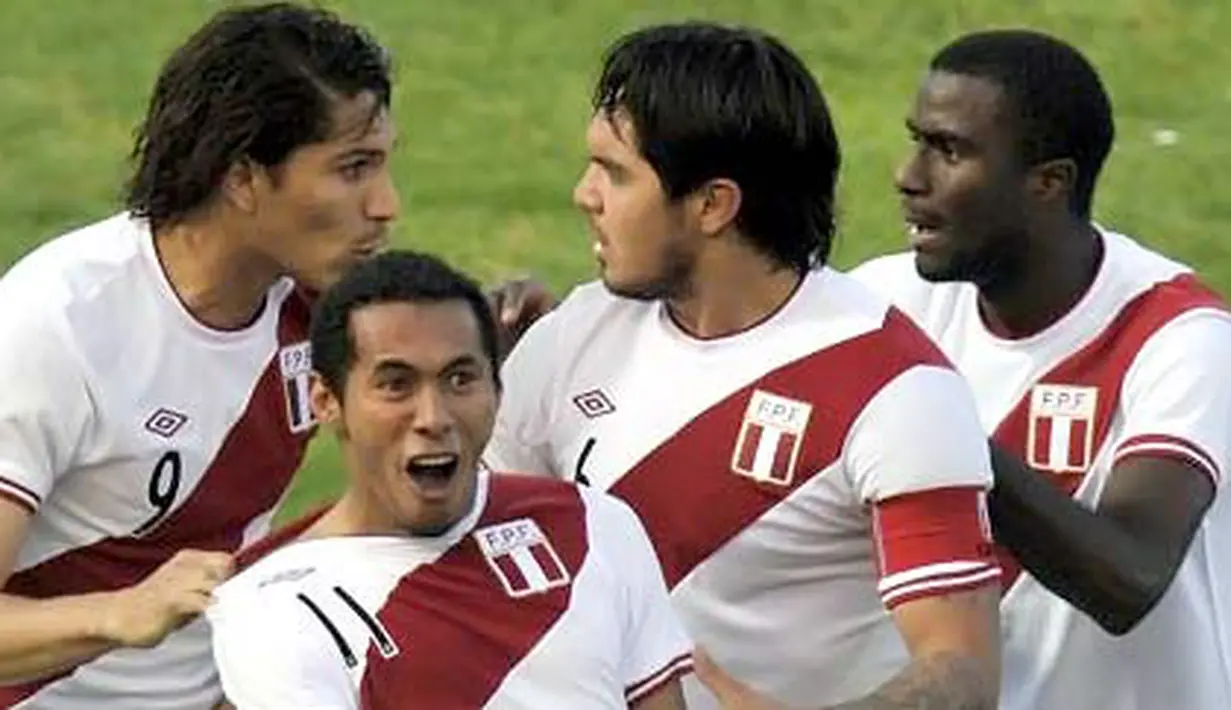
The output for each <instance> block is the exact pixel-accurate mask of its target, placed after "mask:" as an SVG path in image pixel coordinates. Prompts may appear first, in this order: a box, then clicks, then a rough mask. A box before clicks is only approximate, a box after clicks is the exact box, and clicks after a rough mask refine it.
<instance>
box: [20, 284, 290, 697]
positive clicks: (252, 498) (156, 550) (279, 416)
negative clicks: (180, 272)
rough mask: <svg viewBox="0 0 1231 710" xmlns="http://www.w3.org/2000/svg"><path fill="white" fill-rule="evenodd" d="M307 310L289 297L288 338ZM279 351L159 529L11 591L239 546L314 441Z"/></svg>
mask: <svg viewBox="0 0 1231 710" xmlns="http://www.w3.org/2000/svg"><path fill="white" fill-rule="evenodd" d="M307 315H308V313H307V308H306V304H304V303H303V302H302V301H300V300H299V299H297V298H294V297H292V298H288V299H287V301H286V302H285V304H284V305H283V312H282V316H281V318H280V324H279V341H280V342H281V343H282V344H287V343H291V342H297V341H301V340H303V339H304V338H305V337H306V336H307V321H306V320H305V319H306V318H307ZM273 355H274V354H273V353H271V361H270V363H269V364H268V365H267V366H266V368H265V371H264V372H263V373H262V375H261V378H260V380H259V382H258V383H257V385H256V387H255V389H254V390H253V394H252V396H251V398H250V399H249V401H248V406H247V408H246V409H245V410H244V412H243V414H242V415H240V418H239V419H238V420H237V421H236V422H235V426H234V427H232V429H231V431H230V432H229V433H228V434H227V437H226V440H225V441H224V442H223V444H222V446H221V447H220V448H219V450H218V454H217V455H216V456H215V457H214V460H213V461H212V462H211V463H210V466H209V469H208V470H207V471H206V473H205V475H204V476H203V477H202V478H201V482H200V483H199V484H198V485H197V487H196V489H195V490H194V491H192V493H191V494H189V496H188V498H187V500H185V501H184V502H183V503H182V504H181V505H180V506H179V508H177V509H176V510H175V511H174V512H172V513H171V514H170V515H168V516H167V518H166V519H165V520H164V521H163V522H162V523H161V524H159V526H158V527H157V528H155V529H154V530H152V531H151V532H150V533H149V534H148V535H146V536H145V537H143V538H133V537H119V538H105V539H103V540H100V541H99V542H96V543H94V544H92V545H88V546H86V547H80V548H77V549H74V550H69V551H67V552H65V553H63V554H61V555H58V556H56V557H53V558H51V559H49V560H46V561H44V562H41V563H39V564H37V565H35V566H33V567H29V568H27V569H24V570H21V571H19V572H16V573H15V574H13V576H12V577H10V578H9V580H8V583H7V584H6V585H5V587H4V591H5V592H7V593H9V594H18V595H21V596H26V597H35V598H44V597H52V596H60V595H64V594H83V593H87V592H97V591H103V590H110V589H117V588H120V587H125V586H128V585H131V584H133V583H135V582H138V581H140V580H141V579H142V578H144V577H145V576H146V575H148V574H149V573H151V572H153V571H154V570H155V569H157V568H158V567H159V566H160V565H161V564H162V563H164V562H166V561H167V560H168V559H170V558H171V556H172V555H173V554H175V552H176V551H178V550H180V549H183V548H194V549H205V550H221V551H226V552H233V551H234V550H235V549H236V548H237V547H239V544H240V542H241V541H242V538H243V533H244V529H245V528H246V527H247V526H248V524H249V523H250V522H251V521H252V519H253V518H255V517H257V516H258V515H260V514H261V513H264V512H265V511H267V510H269V509H270V508H272V507H273V506H274V505H275V504H277V502H278V500H279V498H281V496H282V493H283V491H284V490H286V487H287V486H288V485H289V484H290V481H291V478H292V476H293V475H294V473H295V471H296V470H297V469H298V468H299V464H300V462H301V461H302V459H303V454H304V451H305V449H306V447H307V443H308V436H307V435H306V434H304V435H295V434H292V433H291V431H290V428H289V426H288V425H287V418H286V417H287V415H286V403H285V399H284V396H285V395H283V393H282V381H281V374H280V373H279V370H278V362H277V358H276V357H273ZM142 494H143V492H134V493H133V495H142ZM2 698H3V695H0V699H2Z"/></svg>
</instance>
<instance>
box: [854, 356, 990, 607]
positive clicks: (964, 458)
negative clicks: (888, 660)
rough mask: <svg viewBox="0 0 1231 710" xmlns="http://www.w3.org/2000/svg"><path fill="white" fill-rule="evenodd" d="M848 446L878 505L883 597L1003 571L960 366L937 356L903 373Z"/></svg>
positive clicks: (982, 579)
mask: <svg viewBox="0 0 1231 710" xmlns="http://www.w3.org/2000/svg"><path fill="white" fill-rule="evenodd" d="M843 455H844V463H845V469H846V472H847V475H848V476H850V478H851V485H852V487H853V489H854V490H855V492H856V494H857V495H858V496H859V498H860V499H861V500H862V501H863V502H864V503H865V504H867V505H869V506H870V508H871V511H872V519H873V525H872V533H873V536H874V538H875V540H874V542H875V547H876V553H877V563H878V568H879V573H880V582H879V584H878V590H879V592H880V594H881V599H882V601H883V602H884V603H885V605H886V606H888V607H890V608H892V607H894V606H896V605H899V604H902V603H905V602H907V601H911V600H914V599H919V598H922V597H927V596H939V595H945V594H952V593H954V592H957V591H962V590H966V589H971V588H975V587H979V586H984V585H990V584H994V583H996V582H997V581H998V580H999V577H1000V568H999V566H998V564H997V563H996V559H995V555H994V552H993V548H992V544H991V526H990V523H989V521H988V515H987V501H986V493H987V490H988V489H989V488H990V486H991V483H992V475H991V461H990V455H989V452H988V443H987V435H986V434H985V433H984V432H983V429H982V427H981V425H980V423H979V419H978V415H977V413H976V411H975V404H974V398H973V395H972V394H971V393H970V390H969V387H968V385H967V384H966V382H965V381H964V380H963V379H962V378H961V376H960V375H958V374H957V373H956V372H954V371H953V370H951V369H948V368H943V367H936V366H916V367H913V368H911V369H909V370H907V371H906V372H904V373H902V374H901V375H899V376H898V377H897V378H896V379H894V380H893V381H891V382H890V383H889V384H887V385H886V386H885V387H884V388H883V389H882V390H881V391H880V392H879V393H877V395H876V396H875V397H874V398H873V399H872V401H870V402H869V403H868V405H867V406H866V407H865V409H864V410H863V412H861V413H860V415H859V418H858V419H857V420H856V422H855V425H854V427H853V430H852V432H851V434H850V436H849V437H848V439H847V443H846V448H845V450H844V452H843Z"/></svg>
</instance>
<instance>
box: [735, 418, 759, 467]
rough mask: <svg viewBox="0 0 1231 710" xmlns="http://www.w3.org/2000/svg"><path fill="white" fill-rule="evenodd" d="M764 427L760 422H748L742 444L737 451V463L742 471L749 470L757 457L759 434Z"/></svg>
mask: <svg viewBox="0 0 1231 710" xmlns="http://www.w3.org/2000/svg"><path fill="white" fill-rule="evenodd" d="M764 431H765V428H764V427H762V426H761V425H760V424H748V429H747V431H746V432H745V434H744V446H743V448H741V449H740V451H739V458H738V462H737V465H738V467H739V469H740V470H742V471H751V470H752V465H753V464H754V463H755V462H756V459H757V447H759V446H760V445H761V434H762V432H764Z"/></svg>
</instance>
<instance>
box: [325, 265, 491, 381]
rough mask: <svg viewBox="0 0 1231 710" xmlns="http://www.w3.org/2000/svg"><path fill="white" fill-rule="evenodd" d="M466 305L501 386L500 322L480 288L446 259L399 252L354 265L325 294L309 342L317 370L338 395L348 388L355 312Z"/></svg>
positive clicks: (484, 351) (353, 353) (484, 352)
mask: <svg viewBox="0 0 1231 710" xmlns="http://www.w3.org/2000/svg"><path fill="white" fill-rule="evenodd" d="M447 301H464V302H465V303H466V304H467V305H469V306H470V309H471V310H472V311H473V312H474V318H475V323H476V324H477V325H478V328H479V340H480V343H481V345H482V347H483V354H484V355H486V356H487V359H488V360H489V361H490V362H491V366H492V378H493V380H494V382H495V384H496V387H497V388H499V386H500V370H499V365H500V361H499V352H498V350H497V348H498V341H497V330H496V318H495V316H494V315H493V314H492V311H491V308H490V307H489V306H488V303H487V298H486V297H485V296H484V295H483V292H482V290H481V289H480V288H479V286H478V284H476V283H475V282H474V281H472V280H471V279H470V278H469V277H467V276H466V275H465V274H463V273H461V272H460V271H457V270H456V269H453V268H452V267H450V266H449V265H448V264H446V263H445V262H444V261H442V260H441V259H439V258H437V257H434V256H431V255H429V254H423V253H419V252H414V251H406V250H393V251H388V252H385V253H382V254H379V255H377V256H375V257H373V258H371V259H367V260H364V261H362V262H360V263H359V264H357V265H356V266H353V267H351V268H350V269H349V270H348V271H347V272H346V273H345V274H344V275H343V276H342V278H341V279H340V280H339V281H338V282H337V283H336V284H334V285H333V286H332V287H330V288H329V289H328V290H326V291H325V293H324V294H322V295H321V297H320V298H319V300H318V301H317V303H316V306H315V308H314V312H313V315H312V325H311V328H310V330H309V336H308V337H309V339H310V342H311V347H312V367H313V369H314V370H316V372H317V373H318V374H320V376H321V377H322V378H323V379H324V380H325V383H326V384H327V385H328V386H329V388H330V389H331V390H333V391H334V393H336V394H339V395H340V394H341V393H342V392H343V390H344V389H345V387H346V378H347V375H348V374H349V372H350V368H351V366H352V365H353V364H354V360H355V343H354V338H353V337H352V334H351V329H350V322H351V314H352V313H354V312H355V311H357V310H359V309H361V308H363V307H365V306H369V305H373V304H378V303H442V302H447Z"/></svg>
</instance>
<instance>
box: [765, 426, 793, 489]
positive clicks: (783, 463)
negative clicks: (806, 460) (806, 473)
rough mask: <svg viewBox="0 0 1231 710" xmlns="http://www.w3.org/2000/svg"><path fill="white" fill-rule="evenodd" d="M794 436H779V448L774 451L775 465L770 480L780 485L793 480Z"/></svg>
mask: <svg viewBox="0 0 1231 710" xmlns="http://www.w3.org/2000/svg"><path fill="white" fill-rule="evenodd" d="M796 439H797V437H796V436H795V435H794V434H788V433H786V432H783V433H782V434H781V435H779V436H778V447H777V448H776V449H774V464H773V466H772V467H771V468H770V472H769V479H770V480H771V481H777V482H779V483H788V482H790V480H791V454H792V453H793V452H794V449H795V440H796Z"/></svg>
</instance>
